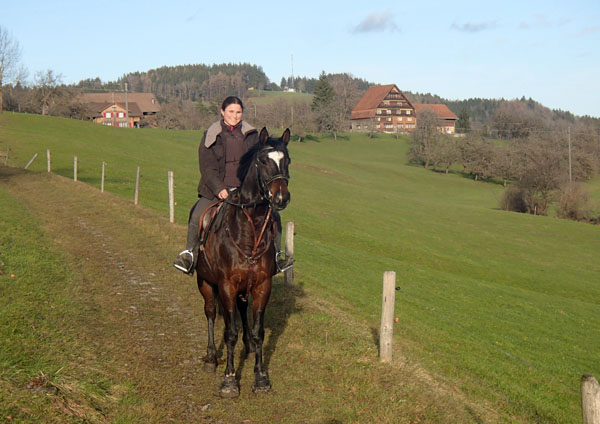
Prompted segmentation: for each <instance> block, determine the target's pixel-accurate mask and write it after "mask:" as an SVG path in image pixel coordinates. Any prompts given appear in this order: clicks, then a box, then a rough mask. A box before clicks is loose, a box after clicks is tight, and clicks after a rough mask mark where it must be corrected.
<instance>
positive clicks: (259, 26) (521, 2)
mask: <svg viewBox="0 0 600 424" xmlns="http://www.w3.org/2000/svg"><path fill="white" fill-rule="evenodd" d="M0 26H2V27H3V28H4V30H7V31H8V32H9V33H10V34H11V37H12V38H13V39H14V40H16V41H17V42H18V43H19V46H20V50H21V64H22V65H24V67H25V68H26V69H27V70H28V72H29V81H33V79H34V76H35V74H36V73H37V72H45V71H46V70H48V69H50V70H52V71H54V72H55V73H58V74H60V75H61V76H62V81H63V82H64V83H67V84H69V83H77V82H79V81H80V80H82V79H87V78H95V77H99V78H100V79H101V80H102V81H105V82H107V81H115V80H116V79H118V78H119V77H121V76H123V75H125V74H127V73H129V72H135V71H147V70H149V69H155V68H159V67H161V66H176V65H184V64H196V63H204V64H213V63H242V62H246V63H251V64H255V65H258V66H261V67H262V69H263V71H264V72H265V74H266V75H267V76H268V77H269V79H270V80H271V81H273V82H275V83H277V84H279V83H280V81H281V78H282V77H286V78H287V77H288V76H290V75H291V74H292V62H293V74H294V75H295V76H305V77H309V78H310V77H314V78H318V76H319V74H320V73H321V72H322V71H325V72H326V73H341V72H347V73H350V74H352V75H353V76H355V77H358V78H362V79H364V80H367V81H369V82H372V83H375V84H392V83H393V84H396V85H397V86H398V87H399V88H400V89H401V90H407V91H411V92H419V93H432V94H437V95H439V96H441V97H444V98H447V99H451V100H459V99H467V98H471V97H481V98H504V99H513V98H521V97H523V96H525V97H526V98H530V97H531V98H533V99H534V100H536V101H538V102H540V103H542V104H543V105H545V106H547V107H550V108H552V109H562V110H568V111H570V112H572V113H574V114H576V115H591V116H596V117H600V101H599V98H600V1H599V0H572V1H568V2H567V1H553V0H545V1H538V0H531V1H528V0H518V1H514V0H505V1H503V2H498V1H494V2H488V1H486V0H477V1H461V0H455V1H453V2H448V1H432V0H421V1H418V2H416V1H391V0H380V1H378V2H373V3H370V2H358V1H356V2H351V1H347V0H346V1H337V0H334V1H323V0H321V1H317V0H304V1H301V2H281V1H259V0H256V1H239V0H229V1H227V2H222V1H212V2H206V1H183V0H170V1H160V2H159V1H154V0H146V1H136V2H133V1H129V0H122V1H120V2H81V1H70V0H67V1H56V2H49V1H27V0H20V1H10V0H1V1H0ZM292 58H293V60H292Z"/></svg>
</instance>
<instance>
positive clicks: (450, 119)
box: [414, 104, 458, 134]
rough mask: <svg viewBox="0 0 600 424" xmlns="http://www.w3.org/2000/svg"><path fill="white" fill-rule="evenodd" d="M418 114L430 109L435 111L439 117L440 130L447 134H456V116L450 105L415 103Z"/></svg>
mask: <svg viewBox="0 0 600 424" xmlns="http://www.w3.org/2000/svg"><path fill="white" fill-rule="evenodd" d="M414 107H415V110H416V112H417V115H419V114H420V113H422V112H424V111H426V110H428V111H431V112H433V113H434V114H435V115H436V116H437V117H438V119H439V122H440V123H439V126H438V130H439V131H440V132H442V133H445V134H454V133H455V129H456V121H457V120H458V116H456V115H455V114H454V113H452V111H451V110H450V109H448V106H446V105H443V104H415V105H414Z"/></svg>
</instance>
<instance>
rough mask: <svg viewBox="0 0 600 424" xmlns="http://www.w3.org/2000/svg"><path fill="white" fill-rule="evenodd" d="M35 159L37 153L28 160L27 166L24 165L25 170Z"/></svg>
mask: <svg viewBox="0 0 600 424" xmlns="http://www.w3.org/2000/svg"><path fill="white" fill-rule="evenodd" d="M35 158H37V153H36V154H35V155H33V157H32V158H31V159H29V162H27V165H25V169H27V168H29V165H31V164H32V163H33V161H34V160H35Z"/></svg>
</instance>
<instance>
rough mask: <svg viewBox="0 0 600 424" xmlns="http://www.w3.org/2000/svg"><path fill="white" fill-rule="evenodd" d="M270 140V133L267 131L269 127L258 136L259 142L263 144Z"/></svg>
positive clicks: (264, 128)
mask: <svg viewBox="0 0 600 424" xmlns="http://www.w3.org/2000/svg"><path fill="white" fill-rule="evenodd" d="M268 139H269V131H267V127H263V129H262V130H260V134H259V135H258V141H259V142H260V143H261V144H265V143H266V142H267V140H268Z"/></svg>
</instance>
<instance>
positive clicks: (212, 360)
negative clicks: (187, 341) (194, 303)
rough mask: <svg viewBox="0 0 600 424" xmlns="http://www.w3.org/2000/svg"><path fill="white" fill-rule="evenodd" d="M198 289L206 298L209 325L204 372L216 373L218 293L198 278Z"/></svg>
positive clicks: (205, 310)
mask: <svg viewBox="0 0 600 424" xmlns="http://www.w3.org/2000/svg"><path fill="white" fill-rule="evenodd" d="M198 289H199V290H200V294H202V297H203V298H204V315H206V321H207V323H208V345H207V347H206V357H205V358H204V371H206V372H215V370H216V369H217V348H216V346H215V319H216V317H217V303H216V293H215V289H214V288H213V286H211V285H210V284H208V283H207V282H206V281H204V280H203V279H202V278H200V277H198Z"/></svg>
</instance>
